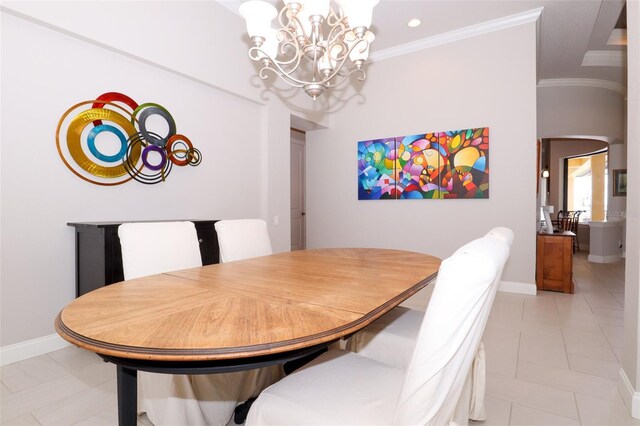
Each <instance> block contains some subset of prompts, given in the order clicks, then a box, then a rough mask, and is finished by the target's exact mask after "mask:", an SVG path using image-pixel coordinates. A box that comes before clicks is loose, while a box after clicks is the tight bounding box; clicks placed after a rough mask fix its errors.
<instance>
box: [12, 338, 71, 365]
mask: <svg viewBox="0 0 640 426" xmlns="http://www.w3.org/2000/svg"><path fill="white" fill-rule="evenodd" d="M67 346H71V344H70V343H69V342H67V341H66V340H64V339H63V338H62V337H60V336H58V335H57V334H51V335H49V336H44V337H38V338H37V339H33V340H27V341H26V342H20V343H16V344H14V345H9V346H3V347H2V348H0V366H4V365H8V364H13V363H14V362H18V361H23V360H25V359H29V358H33V357H35V356H39V355H43V354H46V353H49V352H53V351H57V350H58V349H63V348H66V347H67Z"/></svg>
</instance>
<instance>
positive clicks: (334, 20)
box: [327, 7, 345, 27]
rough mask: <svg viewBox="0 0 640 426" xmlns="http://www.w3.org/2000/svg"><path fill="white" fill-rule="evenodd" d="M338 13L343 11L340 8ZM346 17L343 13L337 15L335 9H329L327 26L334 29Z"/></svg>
mask: <svg viewBox="0 0 640 426" xmlns="http://www.w3.org/2000/svg"><path fill="white" fill-rule="evenodd" d="M338 11H342V9H340V8H338ZM344 18H345V17H344V16H342V14H341V13H336V11H335V10H334V9H333V7H330V8H329V14H328V15H327V24H329V26H331V27H333V26H335V25H337V24H338V23H340V22H341V21H343V20H344Z"/></svg>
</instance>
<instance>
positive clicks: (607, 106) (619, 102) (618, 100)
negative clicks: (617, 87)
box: [538, 86, 625, 142]
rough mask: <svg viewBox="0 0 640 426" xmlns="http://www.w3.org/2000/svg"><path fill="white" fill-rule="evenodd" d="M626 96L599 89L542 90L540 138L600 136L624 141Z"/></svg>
mask: <svg viewBox="0 0 640 426" xmlns="http://www.w3.org/2000/svg"><path fill="white" fill-rule="evenodd" d="M624 117H625V110H624V97H623V95H621V94H620V93H618V92H615V91H613V90H609V89H603V88H599V87H585V86H571V87H539V88H538V137H539V138H541V139H542V138H557V137H563V136H600V137H606V138H607V141H608V142H621V141H623V140H624Z"/></svg>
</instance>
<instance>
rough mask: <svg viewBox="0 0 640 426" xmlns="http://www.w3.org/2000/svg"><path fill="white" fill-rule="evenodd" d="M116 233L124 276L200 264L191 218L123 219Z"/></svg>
mask: <svg viewBox="0 0 640 426" xmlns="http://www.w3.org/2000/svg"><path fill="white" fill-rule="evenodd" d="M118 237H119V238H120V245H121V246H122V268H123V270H124V278H125V279H126V280H132V279H134V278H138V277H144V276H147V275H155V274H161V273H163V272H167V271H177V270H180V269H188V268H196V267H198V266H202V258H201V257H200V244H199V243H198V234H197V233H196V227H195V225H194V224H193V222H144V223H123V224H122V225H120V226H119V227H118Z"/></svg>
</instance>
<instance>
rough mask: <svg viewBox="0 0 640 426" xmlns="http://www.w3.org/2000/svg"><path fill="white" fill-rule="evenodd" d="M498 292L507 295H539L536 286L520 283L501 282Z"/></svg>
mask: <svg viewBox="0 0 640 426" xmlns="http://www.w3.org/2000/svg"><path fill="white" fill-rule="evenodd" d="M498 291H504V292H505V293H518V294H528V295H531V296H535V295H536V294H537V291H538V289H537V288H536V285H535V284H529V283H519V282H515V281H500V285H499V286H498Z"/></svg>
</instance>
